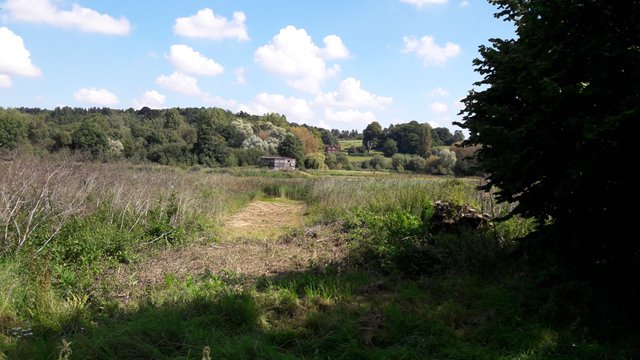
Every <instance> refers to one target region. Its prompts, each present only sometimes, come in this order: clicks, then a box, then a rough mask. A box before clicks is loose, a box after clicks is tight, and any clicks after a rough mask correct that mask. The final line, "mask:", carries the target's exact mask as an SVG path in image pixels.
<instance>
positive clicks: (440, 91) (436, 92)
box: [428, 86, 449, 97]
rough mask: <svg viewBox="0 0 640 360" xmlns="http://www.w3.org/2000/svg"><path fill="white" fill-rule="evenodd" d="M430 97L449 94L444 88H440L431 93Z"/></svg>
mask: <svg viewBox="0 0 640 360" xmlns="http://www.w3.org/2000/svg"><path fill="white" fill-rule="evenodd" d="M428 95H429V96H432V97H439V96H449V92H448V91H447V90H446V89H445V88H443V87H442V86H438V87H437V88H435V89H433V90H431V91H429V94H428Z"/></svg>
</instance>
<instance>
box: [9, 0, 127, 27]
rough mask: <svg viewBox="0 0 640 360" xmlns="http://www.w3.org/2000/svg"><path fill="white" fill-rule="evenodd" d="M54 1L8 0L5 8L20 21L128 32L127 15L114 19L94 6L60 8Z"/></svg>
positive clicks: (12, 16) (10, 15) (11, 17)
mask: <svg viewBox="0 0 640 360" xmlns="http://www.w3.org/2000/svg"><path fill="white" fill-rule="evenodd" d="M56 3H57V2H52V1H51V0H7V1H6V2H5V3H4V4H2V8H3V9H5V10H6V11H7V12H8V13H9V18H10V19H12V20H17V21H25V22H31V23H40V24H48V25H53V26H57V27H62V28H72V29H78V30H80V31H84V32H90V33H100V34H106V35H127V34H129V32H130V31H131V24H130V23H129V20H127V19H126V18H125V17H120V18H119V19H115V18H113V17H112V16H110V15H108V14H101V13H99V12H97V11H95V10H93V9H89V8H85V7H82V6H80V5H78V4H73V5H72V6H71V10H61V9H59V8H58V7H57V4H56Z"/></svg>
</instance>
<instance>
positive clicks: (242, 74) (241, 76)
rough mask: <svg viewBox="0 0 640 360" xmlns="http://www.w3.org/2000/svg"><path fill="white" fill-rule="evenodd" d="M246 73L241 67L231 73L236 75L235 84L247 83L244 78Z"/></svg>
mask: <svg viewBox="0 0 640 360" xmlns="http://www.w3.org/2000/svg"><path fill="white" fill-rule="evenodd" d="M246 72H247V69H245V68H243V67H239V68H237V69H235V70H234V71H233V73H234V74H235V75H236V84H238V85H244V84H246V83H247V78H246V77H245V76H246Z"/></svg>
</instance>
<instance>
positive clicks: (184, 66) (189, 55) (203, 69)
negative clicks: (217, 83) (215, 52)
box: [167, 45, 224, 76]
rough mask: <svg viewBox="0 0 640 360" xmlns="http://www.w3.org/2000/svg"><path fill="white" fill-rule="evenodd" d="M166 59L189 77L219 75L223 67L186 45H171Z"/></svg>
mask: <svg viewBox="0 0 640 360" xmlns="http://www.w3.org/2000/svg"><path fill="white" fill-rule="evenodd" d="M167 59H169V61H171V63H172V64H173V66H175V67H176V69H178V71H180V72H182V73H185V74H191V75H212V76H213V75H220V74H222V73H223V72H224V67H222V65H220V64H218V63H217V62H215V61H213V60H212V59H209V58H207V57H206V56H204V55H202V54H201V53H199V52H197V51H195V50H193V49H192V48H191V47H189V46H187V45H171V50H170V51H169V55H168V56H167Z"/></svg>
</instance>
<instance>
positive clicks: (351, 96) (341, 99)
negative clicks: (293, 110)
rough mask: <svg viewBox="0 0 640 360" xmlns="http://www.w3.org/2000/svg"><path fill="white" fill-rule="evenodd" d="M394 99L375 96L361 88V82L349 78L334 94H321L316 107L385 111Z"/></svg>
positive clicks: (343, 81)
mask: <svg viewBox="0 0 640 360" xmlns="http://www.w3.org/2000/svg"><path fill="white" fill-rule="evenodd" d="M392 101H393V99H392V98H390V97H386V96H378V95H374V94H372V93H370V92H368V91H367V90H364V89H362V88H361V86H360V81H359V80H356V79H355V78H352V77H349V78H346V79H344V80H342V82H341V83H340V85H338V89H337V90H336V91H333V92H329V93H323V94H319V95H318V96H317V97H316V99H315V101H314V105H319V106H326V107H342V108H353V107H361V106H364V107H371V108H377V109H384V108H385V107H386V106H387V105H389V104H391V102H392Z"/></svg>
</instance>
